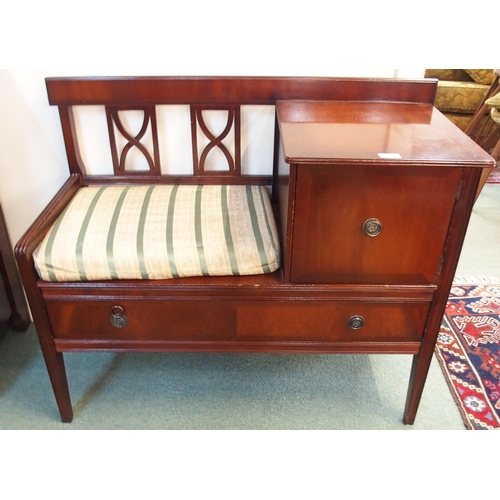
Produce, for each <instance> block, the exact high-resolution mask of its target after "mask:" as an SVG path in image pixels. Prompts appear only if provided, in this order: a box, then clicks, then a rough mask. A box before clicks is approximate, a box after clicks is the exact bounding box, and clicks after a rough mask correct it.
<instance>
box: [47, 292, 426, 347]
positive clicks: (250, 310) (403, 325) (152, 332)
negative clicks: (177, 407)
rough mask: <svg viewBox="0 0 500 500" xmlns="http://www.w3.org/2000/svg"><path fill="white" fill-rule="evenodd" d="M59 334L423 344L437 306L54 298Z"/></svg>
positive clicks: (52, 314)
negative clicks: (427, 321)
mask: <svg viewBox="0 0 500 500" xmlns="http://www.w3.org/2000/svg"><path fill="white" fill-rule="evenodd" d="M47 308H48V312H49V317H50V320H51V324H52V329H53V333H54V337H55V338H56V339H79V340H84V339H86V340H107V341H109V340H111V341H112V340H137V341H162V340H163V341H165V340H168V341H193V342H195V341H196V342H199V341H233V342H237V341H242V342H243V341H244V342H249V341H250V342H251V341H255V342H272V341H305V342H308V341H323V342H328V341H398V340H401V341H403V340H404V341H418V340H420V339H421V337H422V331H423V328H424V325H425V319H426V316H427V312H428V309H429V304H428V303H425V302H419V303H410V304H407V303H405V304H401V303H392V302H378V303H373V302H355V301H352V302H342V301H339V302H336V301H335V302H334V301H320V302H317V301H316V302H313V301H276V300H275V301H260V300H252V301H239V300H217V301H214V300H212V301H210V300H171V301H163V300H145V301H141V300H117V301H108V300H103V301H93V300H92V301H79V302H78V303H76V302H59V301H54V302H48V303H47Z"/></svg>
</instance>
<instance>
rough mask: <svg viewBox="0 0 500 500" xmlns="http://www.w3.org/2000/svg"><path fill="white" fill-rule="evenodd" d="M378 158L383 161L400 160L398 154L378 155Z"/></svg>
mask: <svg viewBox="0 0 500 500" xmlns="http://www.w3.org/2000/svg"><path fill="white" fill-rule="evenodd" d="M378 157H379V158H382V159H383V160H400V159H401V158H402V156H401V155H400V154H399V153H379V154H378Z"/></svg>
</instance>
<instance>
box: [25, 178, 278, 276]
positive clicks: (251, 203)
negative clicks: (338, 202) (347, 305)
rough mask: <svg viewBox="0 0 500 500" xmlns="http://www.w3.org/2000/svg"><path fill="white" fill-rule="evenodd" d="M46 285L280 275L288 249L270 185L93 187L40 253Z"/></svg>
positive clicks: (67, 212)
mask: <svg viewBox="0 0 500 500" xmlns="http://www.w3.org/2000/svg"><path fill="white" fill-rule="evenodd" d="M34 260H35V266H36V269H37V272H38V274H39V276H40V278H41V279H42V280H45V281H96V280H116V279H170V278H179V277H189V276H230V275H234V276H239V275H250V274H264V273H272V272H274V271H276V270H277V269H278V268H279V265H280V246H279V240H278V236H277V229H276V223H275V220H274V216H273V212H272V208H271V203H270V201H269V196H268V193H267V191H266V189H265V188H264V187H262V186H228V185H223V186H209V185H206V186H205V185H204V186H185V185H172V186H166V185H147V186H143V185H141V186H106V187H85V188H82V189H80V190H79V191H78V193H77V194H76V196H75V197H74V198H73V200H72V201H71V203H70V204H69V205H68V207H67V208H66V209H65V211H64V212H63V213H62V215H61V216H60V217H59V218H58V219H57V221H56V222H55V224H54V225H53V226H52V228H51V229H50V231H49V232H48V233H47V235H46V236H45V238H44V240H43V241H42V242H41V244H40V245H39V247H38V248H37V249H36V251H35V252H34Z"/></svg>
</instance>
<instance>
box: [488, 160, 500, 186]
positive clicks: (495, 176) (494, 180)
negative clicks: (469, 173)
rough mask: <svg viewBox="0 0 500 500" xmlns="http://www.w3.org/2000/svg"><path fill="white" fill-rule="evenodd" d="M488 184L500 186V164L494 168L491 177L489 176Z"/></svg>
mask: <svg viewBox="0 0 500 500" xmlns="http://www.w3.org/2000/svg"><path fill="white" fill-rule="evenodd" d="M486 182H487V183H488V184H500V164H499V163H497V164H496V165H495V166H494V167H493V169H492V171H491V173H490V175H489V176H488V179H487V180H486Z"/></svg>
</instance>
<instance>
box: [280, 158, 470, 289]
mask: <svg viewBox="0 0 500 500" xmlns="http://www.w3.org/2000/svg"><path fill="white" fill-rule="evenodd" d="M461 174H462V171H461V169H459V168H456V169H455V168H444V167H440V168H433V167H394V166H336V165H301V166H299V167H298V169H297V180H296V204H295V215H294V222H293V233H292V257H291V273H290V277H291V278H290V279H291V281H292V282H295V283H375V284H380V283H383V284H405V283H406V284H429V283H434V282H435V280H436V274H437V271H438V267H439V263H440V260H441V254H442V252H443V248H444V243H445V240H446V236H447V232H448V226H449V223H450V219H451V214H452V211H453V207H454V204H455V198H456V194H457V191H458V186H459V183H460V178H461Z"/></svg>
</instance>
